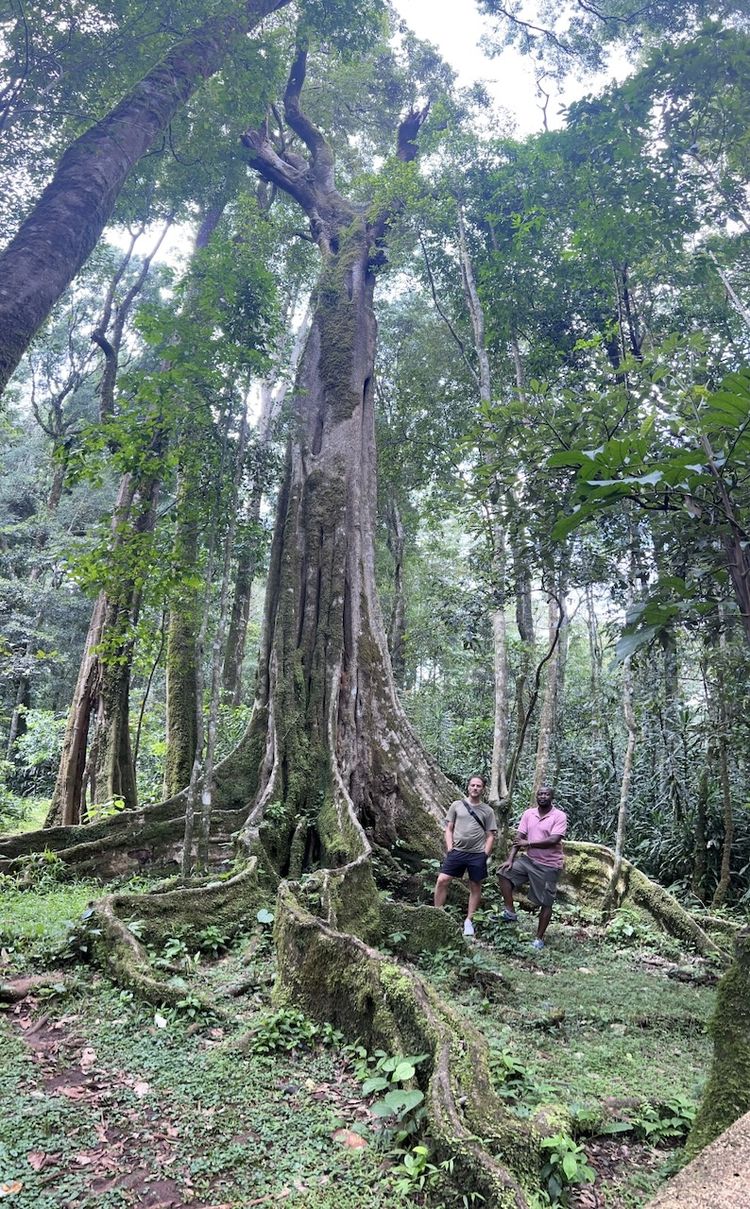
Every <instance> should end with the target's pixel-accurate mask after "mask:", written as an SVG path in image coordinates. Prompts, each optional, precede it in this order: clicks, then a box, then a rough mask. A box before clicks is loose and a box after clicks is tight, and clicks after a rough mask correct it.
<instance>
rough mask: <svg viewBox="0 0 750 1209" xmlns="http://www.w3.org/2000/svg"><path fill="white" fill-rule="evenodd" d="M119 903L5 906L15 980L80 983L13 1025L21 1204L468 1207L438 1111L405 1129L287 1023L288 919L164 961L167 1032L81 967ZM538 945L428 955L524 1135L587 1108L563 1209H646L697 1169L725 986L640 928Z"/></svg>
mask: <svg viewBox="0 0 750 1209" xmlns="http://www.w3.org/2000/svg"><path fill="white" fill-rule="evenodd" d="M129 888H136V887H135V886H132V885H131V886H129ZM99 893H101V888H100V887H97V886H94V885H91V884H85V883H73V884H58V883H56V882H55V881H53V880H50V881H48V882H47V883H46V884H43V885H42V887H41V888H38V889H34V890H31V889H26V890H17V889H13V888H12V887H10V888H7V889H6V890H5V892H4V894H3V895H2V903H1V905H0V944H1V945H2V949H1V950H0V961H1V962H2V965H1V966H0V978H1V979H2V980H3V981H5V982H8V981H10V980H12V979H13V978H14V977H18V976H19V975H21V974H24V975H27V974H29V973H30V972H34V971H38V970H41V969H55V970H57V969H59V970H60V971H61V976H60V978H59V979H57V978H52V979H51V986H50V988H49V989H48V990H47V991H45V992H44V994H43V995H42V994H35V995H30V996H28V997H27V998H25V999H24V1000H22V1001H21V1002H18V1003H16V1004H12V1005H7V1007H6V1010H5V1011H4V1012H3V1013H2V1015H0V1062H1V1063H2V1071H3V1077H2V1082H1V1085H0V1086H1V1090H0V1106H2V1107H1V1115H0V1196H2V1197H3V1198H4V1199H5V1200H6V1201H7V1203H8V1205H9V1206H12V1207H13V1209H32V1207H33V1209H52V1207H62V1206H65V1207H67V1206H76V1207H80V1209H84V1207H89V1206H90V1207H92V1209H93V1207H97V1209H114V1207H115V1206H117V1207H119V1206H142V1207H144V1209H178V1207H181V1206H185V1207H187V1206H190V1207H191V1209H206V1207H207V1206H211V1207H212V1209H219V1207H221V1209H230V1207H232V1209H240V1207H241V1206H254V1205H266V1204H268V1205H271V1204H275V1203H279V1204H282V1203H285V1202H288V1203H289V1204H290V1205H300V1206H305V1207H307V1209H333V1207H334V1206H335V1209H380V1207H382V1209H385V1207H386V1206H388V1207H391V1206H398V1205H401V1204H404V1205H406V1204H412V1205H413V1204H424V1205H427V1206H430V1207H432V1209H437V1207H438V1206H440V1207H444V1209H453V1207H454V1206H455V1207H456V1209H458V1207H459V1206H462V1205H463V1204H464V1203H466V1204H468V1200H467V1201H466V1202H465V1201H464V1198H462V1196H461V1195H460V1193H458V1192H456V1190H455V1189H454V1188H452V1187H451V1186H450V1185H449V1183H447V1181H446V1174H445V1172H443V1171H441V1170H440V1168H439V1167H438V1168H434V1167H433V1166H432V1165H431V1164H430V1163H429V1159H428V1157H427V1156H425V1155H423V1154H421V1152H419V1151H414V1149H413V1147H414V1146H415V1144H416V1143H418V1141H419V1138H418V1125H419V1119H418V1118H419V1112H418V1110H415V1111H414V1112H413V1113H412V1114H407V1116H406V1117H405V1118H404V1120H403V1121H402V1122H401V1123H400V1124H398V1123H397V1122H395V1121H392V1120H391V1121H389V1120H388V1118H382V1117H378V1116H377V1111H378V1108H377V1104H376V1105H375V1106H374V1111H373V1100H374V1099H377V1096H376V1095H375V1096H374V1095H373V1094H367V1095H365V1094H363V1087H362V1084H363V1081H364V1079H366V1078H367V1077H368V1076H373V1075H375V1077H377V1076H378V1073H380V1074H381V1075H382V1073H383V1071H382V1066H383V1062H384V1061H385V1058H384V1056H383V1055H366V1054H365V1052H364V1051H363V1050H361V1049H359V1050H358V1049H357V1047H356V1046H353V1045H348V1046H347V1045H345V1043H344V1039H343V1037H342V1036H341V1034H339V1033H337V1032H335V1030H333V1029H332V1028H331V1027H326V1026H323V1027H319V1026H314V1025H312V1024H311V1022H309V1021H307V1020H305V1018H304V1017H302V1016H301V1015H300V1014H299V1013H298V1012H296V1011H295V1010H294V1009H291V1008H288V1007H283V1006H282V1007H279V1006H278V1005H274V1003H273V1002H272V998H271V991H272V987H273V981H274V960H273V946H272V929H271V916H270V912H269V913H263V912H261V916H262V917H263V918H262V920H261V919H259V920H257V921H256V920H253V921H251V923H250V925H249V927H248V931H247V932H246V933H245V934H243V935H241V936H239V937H235V938H234V939H232V941H231V944H229V943H228V939H229V938H226V937H222V936H221V935H219V934H217V932H216V929H212V928H211V927H210V925H207V927H206V928H205V929H204V930H203V931H202V932H201V933H199V934H198V935H197V936H195V937H192V938H189V939H188V941H187V943H186V941H185V938H181V937H172V938H168V939H167V940H166V942H165V943H164V946H163V948H162V950H161V951H160V952H159V953H158V954H155V955H154V956H155V959H156V961H157V962H158V963H163V964H164V965H165V968H166V967H167V965H168V966H169V967H170V968H174V967H176V966H177V967H181V969H182V972H181V976H182V977H184V979H185V994H184V1000H183V1002H182V1005H181V1007H179V1008H177V1009H171V1010H164V1011H159V1010H155V1009H154V1008H153V1007H149V1006H148V1005H145V1004H143V1003H141V1002H139V1001H137V1000H136V999H134V998H133V995H132V993H131V992H128V991H123V990H121V989H120V988H118V987H115V986H113V985H112V984H111V983H110V982H109V981H108V980H107V979H106V978H104V977H103V976H102V975H101V973H99V972H98V971H96V970H95V969H93V968H91V967H90V966H87V965H85V964H80V963H79V962H76V963H71V962H69V961H68V962H67V963H65V962H63V964H61V954H62V957H63V958H64V957H65V956H68V957H70V956H71V953H70V952H69V950H70V948H71V945H70V943H69V937H70V936H71V932H70V921H73V920H75V919H76V917H77V916H79V915H80V913H81V911H82V910H83V909H84V908H85V906H86V904H87V902H88V901H89V899H90V898H92V897H94V896H96V895H98V894H99ZM456 919H457V934H458V916H456ZM532 924H533V921H532V920H531V919H530V917H529V916H524V915H522V917H521V922H520V924H519V925H518V926H517V927H514V926H510V927H509V926H508V925H502V924H501V923H500V922H499V921H498V920H497V918H496V916H494V915H493V914H492V913H491V912H490V913H487V914H486V915H485V916H484V917H483V918H480V920H479V921H478V926H477V939H476V941H475V942H474V943H473V944H471V945H470V944H468V943H464V942H462V941H460V939H459V940H458V941H457V948H456V950H455V951H441V952H439V953H437V954H433V955H425V956H424V959H423V961H422V962H421V963H420V971H421V973H422V974H423V976H425V977H426V978H428V979H430V980H432V981H433V982H434V983H435V984H436V985H437V986H438V987H439V989H440V991H441V993H443V994H444V995H446V996H447V997H448V998H449V999H450V1000H452V1002H453V1003H454V1004H455V1006H456V1007H457V1009H458V1010H459V1012H460V1013H461V1014H462V1015H464V1016H468V1017H469V1018H470V1019H471V1020H472V1021H473V1022H474V1023H475V1024H476V1025H477V1027H479V1028H480V1029H481V1030H482V1031H483V1032H484V1033H485V1035H486V1037H487V1039H488V1041H489V1042H490V1045H491V1047H492V1052H493V1078H494V1079H495V1083H496V1088H497V1090H498V1092H499V1094H500V1095H502V1096H504V1097H505V1098H506V1100H507V1101H508V1105H509V1108H510V1110H511V1111H512V1112H514V1113H515V1114H516V1115H517V1116H518V1117H519V1120H521V1119H523V1118H528V1117H529V1116H530V1115H532V1114H534V1113H535V1112H537V1111H538V1110H539V1107H540V1106H544V1105H555V1106H557V1107H556V1108H555V1110H554V1112H555V1113H559V1112H560V1109H561V1106H562V1108H563V1109H564V1113H563V1116H564V1118H565V1120H566V1122H567V1128H568V1129H570V1130H572V1133H573V1135H574V1137H575V1138H576V1139H577V1142H576V1144H577V1145H579V1146H580V1147H582V1149H581V1151H580V1155H579V1159H578V1160H577V1162H578V1163H579V1166H581V1165H582V1164H583V1162H584V1160H587V1161H588V1163H589V1164H590V1166H591V1167H592V1169H593V1171H594V1172H595V1173H596V1178H595V1182H594V1183H593V1184H582V1185H580V1186H579V1185H576V1186H574V1187H572V1188H571V1189H570V1190H569V1191H568V1192H567V1194H566V1195H567V1196H568V1198H569V1199H568V1200H567V1201H565V1199H563V1201H561V1202H560V1203H561V1204H563V1203H567V1204H569V1205H571V1206H574V1207H575V1209H600V1207H601V1209H604V1207H606V1209H635V1207H637V1206H642V1205H644V1204H645V1203H646V1202H647V1201H648V1199H649V1197H650V1195H651V1194H652V1193H653V1192H654V1191H655V1189H656V1188H657V1187H658V1185H659V1184H660V1182H661V1181H662V1180H663V1179H664V1178H665V1174H666V1171H667V1170H668V1168H669V1166H670V1163H674V1160H675V1154H676V1151H675V1146H676V1145H678V1144H679V1143H680V1141H681V1140H682V1139H683V1137H684V1135H685V1132H686V1129H687V1127H688V1125H689V1121H690V1117H691V1113H692V1111H693V1109H694V1105H695V1102H696V1100H697V1098H698V1096H699V1094H700V1085H701V1082H702V1080H703V1079H704V1077H705V1074H706V1071H707V1067H708V1063H709V1059H710V1048H711V1047H710V1040H709V1038H708V1035H707V1032H706V1024H707V1021H708V1019H709V1017H710V1014H711V1011H712V1007H713V999H714V990H713V987H712V986H711V985H701V983H702V981H704V980H706V981H708V983H709V984H710V983H711V982H712V981H713V980H714V979H715V975H714V973H713V971H712V970H711V968H710V966H707V964H706V963H705V962H702V961H699V960H698V959H696V958H694V957H692V956H690V955H687V954H684V953H682V952H680V950H679V948H678V947H677V946H676V945H675V942H673V941H671V940H669V939H668V938H666V937H664V936H662V935H658V934H656V933H653V932H650V931H649V930H648V929H646V928H645V927H644V925H643V922H642V921H640V920H638V919H637V918H635V917H632V916H630V915H629V914H628V913H627V912H621V913H619V915H618V916H616V917H615V920H614V923H613V924H611V925H610V927H609V929H608V930H606V931H605V930H604V929H602V928H601V927H599V926H597V925H596V924H595V923H594V921H593V917H592V916H587V915H586V913H584V912H581V911H579V910H574V909H561V910H559V911H558V913H557V917H556V918H555V919H554V920H553V923H552V926H551V928H550V932H549V945H548V947H547V948H546V949H545V950H544V951H542V952H541V953H536V952H535V951H534V950H532V949H531V948H530V945H529V941H530V939H531V936H532V935H533V932H532ZM393 939H394V943H398V937H394V938H393ZM72 947H73V948H75V946H74V945H73V946H72ZM197 952H199V959H198V960H196V957H195V954H196V953H197ZM498 973H501V974H502V975H503V979H504V981H503V982H500V981H499V980H498V978H497V974H498ZM198 993H200V994H202V995H203V996H204V1000H203V1001H201V1000H199V998H198ZM205 996H208V997H209V998H210V1000H211V1001H212V1002H214V1003H215V1004H216V1005H217V1013H218V1014H217V1015H211V1014H206V1012H205V1009H204V1002H205ZM227 1014H228V1015H227ZM230 1017H231V1018H230ZM240 1037H242V1038H244V1040H243V1043H242V1048H239V1047H238V1045H237V1041H238V1038H240ZM413 1057H414V1058H415V1059H416V1058H417V1057H418V1056H416V1055H414V1056H413ZM378 1063H380V1067H381V1070H380V1072H378V1070H377V1069H376V1068H377V1067H378ZM386 1077H390V1076H388V1074H387V1072H386ZM381 1094H382V1093H381ZM3 1102H4V1103H3ZM548 1111H549V1112H550V1113H552V1111H553V1110H551V1109H548ZM383 1122H384V1123H385V1126H386V1128H385V1130H383V1129H382V1125H383ZM410 1128H413V1129H414V1130H415V1132H414V1133H413V1134H411V1135H409V1136H406V1137H401V1136H400V1134H401V1133H403V1132H404V1130H406V1129H410ZM553 1132H554V1131H553ZM405 1158H409V1162H407V1163H406V1165H405ZM407 1169H408V1170H407ZM472 1203H477V1202H472ZM542 1203H546V1202H544V1201H540V1204H542Z"/></svg>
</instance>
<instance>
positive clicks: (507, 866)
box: [500, 841, 526, 873]
mask: <svg viewBox="0 0 750 1209" xmlns="http://www.w3.org/2000/svg"><path fill="white" fill-rule="evenodd" d="M522 847H523V848H525V847H526V843H525V841H524V843H523V844H511V846H510V852H509V853H508V859H507V861H506V862H505V864H504V865H501V866H500V872H501V873H502V871H503V869H512V868H513V862H514V860H515V859H516V856H517V854H518V851H519V849H520V848H522Z"/></svg>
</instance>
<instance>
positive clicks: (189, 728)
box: [164, 434, 201, 798]
mask: <svg viewBox="0 0 750 1209" xmlns="http://www.w3.org/2000/svg"><path fill="white" fill-rule="evenodd" d="M196 445H197V442H196V441H195V440H190V438H189V437H188V436H185V435H184V434H183V438H182V441H181V456H180V466H179V467H178V471H177V476H178V477H177V498H176V515H175V536H174V547H173V552H172V561H173V565H174V574H175V579H176V581H177V584H176V587H175V589H174V592H173V593H172V595H171V599H170V603H169V622H168V626H167V658H166V748H167V750H166V756H165V760H164V795H165V797H168V798H170V797H172V795H173V794H175V793H179V791H180V790H181V789H184V787H185V786H186V785H187V784H188V783H189V781H190V772H191V769H192V767H193V760H194V758H195V752H196V744H197V731H196V718H197V713H198V708H199V703H198V683H197V681H198V667H197V665H198V653H197V645H198V644H197V634H198V629H199V626H200V621H199V615H200V592H199V589H198V588H197V587H196V577H197V570H198V549H199V542H198V522H199V512H200V509H201V493H200V491H199V490H198V481H199V476H198V475H197V474H196V473H195V472H191V471H189V470H188V469H187V467H186V460H188V461H189V460H190V459H197V457H198V449H197V448H196Z"/></svg>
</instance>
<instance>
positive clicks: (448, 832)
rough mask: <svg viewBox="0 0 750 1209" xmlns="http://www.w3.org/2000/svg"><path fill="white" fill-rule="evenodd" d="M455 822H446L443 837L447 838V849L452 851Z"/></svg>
mask: <svg viewBox="0 0 750 1209" xmlns="http://www.w3.org/2000/svg"><path fill="white" fill-rule="evenodd" d="M453 826H454V825H453V823H452V822H451V823H446V825H445V831H444V832H443V838H444V840H445V851H446V852H450V851H451V850H452V849H453Z"/></svg>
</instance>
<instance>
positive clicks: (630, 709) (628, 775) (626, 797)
mask: <svg viewBox="0 0 750 1209" xmlns="http://www.w3.org/2000/svg"><path fill="white" fill-rule="evenodd" d="M634 701H635V697H634V693H633V677H632V674H631V670H630V659H626V660H625V662H624V663H623V668H622V712H623V715H624V717H625V726H626V727H627V731H628V741H627V744H626V746H625V757H624V759H623V763H622V779H621V781H620V803H619V806H618V810H617V834H616V836H615V850H614V861H613V864H612V876H611V877H610V880H609V885H608V887H607V889H606V891H605V894H604V901H603V903H602V910H604V911H609V910H610V909H611V907H612V905H613V903H614V902H615V901H616V896H617V886H618V882H619V880H620V874H621V872H622V862H623V856H624V851H625V838H626V835H627V826H628V815H629V812H630V787H631V784H632V780H633V763H634V760H635V745H636V739H637V735H638V728H637V724H636V720H635V708H634Z"/></svg>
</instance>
